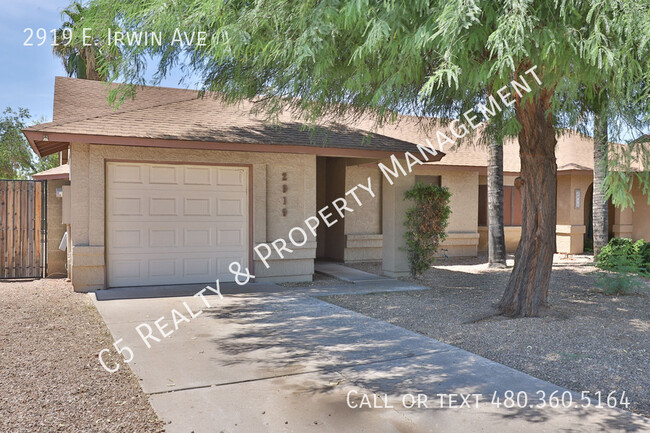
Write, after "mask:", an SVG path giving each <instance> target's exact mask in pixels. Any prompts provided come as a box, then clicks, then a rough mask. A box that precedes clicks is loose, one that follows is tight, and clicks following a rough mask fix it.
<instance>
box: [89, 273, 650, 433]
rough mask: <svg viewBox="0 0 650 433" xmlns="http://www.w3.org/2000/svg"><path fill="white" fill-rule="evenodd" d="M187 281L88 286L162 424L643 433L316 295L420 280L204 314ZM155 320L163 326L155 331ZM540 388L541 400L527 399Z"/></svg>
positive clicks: (281, 292) (184, 427)
mask: <svg viewBox="0 0 650 433" xmlns="http://www.w3.org/2000/svg"><path fill="white" fill-rule="evenodd" d="M200 289H201V286H193V287H192V286H182V287H162V288H138V289H111V290H108V291H100V292H96V294H91V296H92V297H93V300H94V302H95V305H96V306H97V309H98V310H99V312H100V313H101V315H102V317H103V318H104V320H105V321H106V323H107V325H108V327H109V329H110V331H111V333H112V334H113V337H114V338H115V339H119V338H123V339H124V342H123V345H127V346H129V347H130V348H131V349H133V352H134V354H135V357H134V360H133V361H132V362H131V364H130V366H131V368H132V370H133V372H134V373H135V374H136V375H137V376H138V377H139V378H140V380H141V382H140V383H141V385H142V388H143V390H144V392H145V393H147V394H149V396H150V399H151V403H152V405H153V408H154V409H155V411H156V412H157V413H158V415H159V416H160V418H161V419H162V420H164V421H165V422H166V423H167V425H166V428H167V431H169V432H196V433H199V432H210V433H212V432H245V433H253V432H310V431H314V432H366V431H367V432H465V431H483V432H522V431H526V432H549V431H567V432H568V431H570V432H578V431H585V432H596V431H602V432H613V431H625V432H632V431H650V423H649V422H648V419H646V418H643V417H641V416H638V415H635V414H632V413H630V412H627V411H623V410H619V409H612V408H607V407H603V408H596V407H593V406H591V407H588V408H582V407H581V405H582V404H583V403H586V402H585V401H582V400H580V395H579V394H575V393H574V394H570V395H569V394H568V393H567V394H565V400H564V401H565V403H569V401H568V400H569V397H570V398H571V400H572V401H571V402H570V404H568V407H562V406H561V404H560V405H559V406H560V407H550V406H549V405H550V404H551V403H550V401H549V396H550V395H551V394H552V393H553V392H554V391H558V392H557V393H556V394H555V395H556V396H558V395H561V394H562V392H564V391H565V390H564V389H562V388H558V387H556V386H554V385H552V384H550V383H547V382H543V381H541V380H538V379H535V378H533V377H531V376H528V375H526V374H524V373H521V372H519V371H516V370H512V369H510V368H508V367H506V366H503V365H501V364H497V363H495V362H492V361H489V360H487V359H485V358H481V357H480V356H477V355H474V354H471V353H469V352H466V351H464V350H461V349H458V348H456V347H453V346H450V345H447V344H443V343H441V342H439V341H436V340H433V339H430V338H427V337H424V336H422V335H419V334H416V333H413V332H411V331H407V330H405V329H402V328H399V327H396V326H393V325H390V324H388V323H385V322H381V321H378V320H375V319H371V318H369V317H366V316H363V315H360V314H357V313H354V312H352V311H349V310H345V309H343V308H340V307H337V306H334V305H331V304H328V303H326V302H324V301H321V300H319V299H316V298H315V296H318V295H328V294H334V293H352V292H359V293H364V292H371V291H372V292H377V291H381V290H421V289H423V288H421V287H413V286H409V285H407V283H403V282H400V281H394V280H386V281H372V282H366V283H364V282H361V283H359V284H355V285H340V286H339V285H336V284H334V285H332V286H331V287H327V288H325V289H322V288H321V289H310V288H305V289H295V288H291V289H285V288H281V287H279V286H276V285H273V284H249V285H247V286H246V287H244V288H241V287H237V286H234V285H229V286H226V285H223V286H222V290H221V292H222V294H223V299H222V298H220V297H219V296H217V295H212V296H208V297H206V299H207V300H208V303H209V304H210V305H211V306H212V307H211V308H209V309H207V308H206V306H205V304H204V302H203V301H202V299H201V298H199V297H192V294H194V293H196V292H197V291H198V290H200ZM142 296H149V297H148V298H143V297H142ZM184 303H186V304H187V307H186V306H185V304H184ZM188 307H189V310H191V311H193V312H194V313H196V312H197V311H199V310H201V309H203V313H201V314H200V315H198V316H197V317H195V318H192V319H189V323H188V322H187V321H183V320H182V319H181V320H180V322H179V316H178V314H174V313H173V312H172V310H176V312H177V313H181V314H183V315H184V316H189V312H188V311H189V310H188ZM174 319H176V322H177V323H176V324H177V327H178V329H177V330H175V327H174ZM157 320H158V324H159V325H160V326H161V327H162V328H163V329H164V330H165V332H169V331H170V330H171V331H173V333H172V334H171V335H169V336H168V337H167V338H162V336H161V335H160V333H159V332H156V330H157V327H156V325H155V324H154V322H155V321H157ZM143 323H146V324H148V325H149V326H150V327H151V329H152V330H154V332H153V333H152V335H154V336H157V337H159V338H160V340H161V341H160V342H154V341H153V340H149V341H150V343H151V348H147V346H146V344H145V343H144V342H143V339H142V338H141V336H140V335H139V334H138V333H137V332H136V330H135V328H136V327H137V326H139V325H141V324H143ZM165 325H167V326H165ZM142 329H145V330H146V329H147V328H146V327H142V328H141V330H142ZM98 374H108V373H104V372H101V373H98ZM508 390H510V391H513V392H514V394H515V395H517V393H519V402H517V403H514V405H515V407H511V408H505V407H504V404H503V403H504V395H505V393H506V391H508ZM541 392H544V394H545V396H546V402H547V403H546V404H545V405H544V407H535V406H536V405H541V404H542V403H541V402H540V401H539V400H538V399H537V398H538V397H539V396H540V395H541ZM495 393H496V397H498V398H499V399H500V400H499V401H500V402H501V403H502V404H501V405H500V406H497V405H496V404H493V402H494V403H496V400H494V399H493V396H495ZM418 394H420V396H419V397H418ZM460 394H463V396H461V395H460ZM441 395H442V396H441ZM524 398H526V399H527V401H525V400H524ZM418 399H419V405H420V408H419V409H418V407H417V406H418ZM425 399H426V400H425ZM441 399H442V400H441ZM441 401H442V402H441ZM555 401H556V400H552V402H553V403H555ZM508 404H510V405H512V404H513V403H512V402H511V401H509V402H508ZM351 406H352V407H351ZM410 406H413V407H410ZM441 406H442V407H441ZM531 406H532V407H531Z"/></svg>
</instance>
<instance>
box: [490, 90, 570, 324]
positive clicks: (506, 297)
mask: <svg viewBox="0 0 650 433" xmlns="http://www.w3.org/2000/svg"><path fill="white" fill-rule="evenodd" d="M551 95H552V91H549V90H543V91H542V92H541V94H540V95H538V96H536V97H535V98H534V99H533V100H527V101H526V102H525V104H523V105H522V102H521V101H517V103H516V104H515V115H516V116H517V120H518V121H519V123H520V124H521V126H522V129H521V132H520V133H519V156H520V158H521V181H520V182H518V184H519V185H518V186H519V187H520V189H521V198H522V226H521V240H520V242H519V246H518V247H517V252H516V253H515V266H514V268H513V270H512V274H510V279H509V281H508V285H507V287H506V290H505V292H504V294H503V297H502V298H501V302H500V303H499V312H500V313H501V314H505V315H508V316H516V317H521V316H537V315H538V314H539V311H540V309H541V308H542V307H545V306H546V305H547V300H548V287H549V280H550V277H551V269H552V266H553V254H554V253H555V224H556V213H557V212H556V208H557V200H556V196H557V163H556V160H555V144H556V143H557V140H556V139H555V130H554V129H553V118H552V114H550V100H551Z"/></svg>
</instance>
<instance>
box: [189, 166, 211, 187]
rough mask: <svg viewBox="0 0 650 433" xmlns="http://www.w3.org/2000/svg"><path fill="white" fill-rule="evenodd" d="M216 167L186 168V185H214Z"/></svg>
mask: <svg viewBox="0 0 650 433" xmlns="http://www.w3.org/2000/svg"><path fill="white" fill-rule="evenodd" d="M214 170H215V168H214V167H198V166H197V167H184V168H183V171H184V175H185V177H184V183H185V185H212V179H213V171H214Z"/></svg>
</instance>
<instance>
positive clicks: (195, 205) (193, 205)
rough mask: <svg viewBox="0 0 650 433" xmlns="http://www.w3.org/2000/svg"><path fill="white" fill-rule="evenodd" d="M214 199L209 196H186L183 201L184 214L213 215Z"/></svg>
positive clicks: (188, 215) (194, 215)
mask: <svg viewBox="0 0 650 433" xmlns="http://www.w3.org/2000/svg"><path fill="white" fill-rule="evenodd" d="M213 215H214V212H213V211H212V200H211V199H210V198H209V197H197V196H195V197H185V199H184V201H183V216H185V217H202V216H208V217H209V216H213Z"/></svg>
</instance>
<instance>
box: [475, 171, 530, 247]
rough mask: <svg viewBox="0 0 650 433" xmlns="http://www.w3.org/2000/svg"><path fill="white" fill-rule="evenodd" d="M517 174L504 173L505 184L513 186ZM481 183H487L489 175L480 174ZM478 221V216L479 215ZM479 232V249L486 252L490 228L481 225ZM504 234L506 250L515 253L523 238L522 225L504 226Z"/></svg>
mask: <svg viewBox="0 0 650 433" xmlns="http://www.w3.org/2000/svg"><path fill="white" fill-rule="evenodd" d="M516 178H517V176H513V175H504V176H503V186H513V185H514V184H515V179H516ZM478 183H479V185H487V176H486V175H480V176H479V181H478ZM477 221H478V217H477ZM478 233H479V242H478V250H479V251H481V252H486V251H487V250H488V228H487V226H480V227H479V228H478ZM503 235H504V236H505V238H506V252H508V253H514V252H515V251H516V250H517V246H519V240H520V239H521V226H504V227H503Z"/></svg>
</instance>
